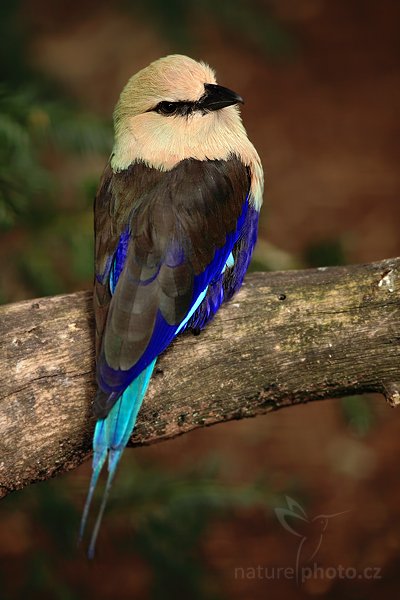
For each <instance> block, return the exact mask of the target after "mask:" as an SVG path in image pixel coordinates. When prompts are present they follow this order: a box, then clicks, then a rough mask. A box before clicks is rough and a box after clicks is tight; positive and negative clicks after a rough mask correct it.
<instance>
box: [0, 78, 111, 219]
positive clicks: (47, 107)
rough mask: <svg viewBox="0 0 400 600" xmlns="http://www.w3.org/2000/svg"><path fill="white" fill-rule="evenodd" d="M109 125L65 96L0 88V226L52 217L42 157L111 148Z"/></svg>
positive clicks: (51, 191)
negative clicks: (49, 97) (50, 97)
mask: <svg viewBox="0 0 400 600" xmlns="http://www.w3.org/2000/svg"><path fill="white" fill-rule="evenodd" d="M111 145H112V134H111V127H110V125H109V124H105V123H104V122H103V121H101V120H100V119H98V118H96V117H94V116H93V115H90V114H84V113H81V112H79V111H77V110H76V109H73V108H72V107H70V106H69V105H68V103H67V101H65V100H61V99H58V100H44V99H43V98H42V97H41V94H40V91H38V90H34V89H33V88H31V87H22V88H20V89H18V90H17V91H15V90H11V89H7V87H6V86H4V85H3V86H2V87H1V88H0V228H1V229H3V230H4V229H7V228H9V227H11V226H12V225H15V223H16V222H17V221H18V222H23V223H24V224H25V225H29V224H30V223H33V224H35V225H36V224H37V222H38V221H40V222H43V221H44V220H51V217H52V216H54V213H55V212H56V210H57V209H56V208H55V207H54V199H55V196H56V193H57V191H58V190H57V183H56V179H55V176H54V174H53V173H52V171H51V170H50V169H49V168H47V167H46V163H45V158H46V153H47V155H48V154H49V153H52V152H72V153H74V154H78V155H79V154H90V153H102V154H106V153H107V152H109V151H110V148H111Z"/></svg>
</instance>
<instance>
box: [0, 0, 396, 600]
mask: <svg viewBox="0 0 400 600" xmlns="http://www.w3.org/2000/svg"><path fill="white" fill-rule="evenodd" d="M0 10H1V13H0V18H1V19H0V20H1V24H0V49H1V53H0V56H1V58H0V66H1V69H2V84H1V87H0V139H1V148H0V156H1V161H0V227H1V240H0V260H1V281H0V300H1V301H2V302H3V303H4V302H15V301H18V300H20V299H23V298H29V297H34V296H40V295H46V294H55V293H62V292H68V291H73V290H78V289H83V288H89V287H90V285H91V278H92V216H91V205H92V200H93V195H94V193H95V189H96V185H97V181H98V179H99V177H100V174H101V170H102V168H103V166H104V164H105V161H106V160H107V155H108V154H109V152H110V150H111V147H112V130H111V114H112V110H113V107H114V104H115V102H116V100H117V98H118V95H119V93H120V91H121V89H122V87H123V86H124V84H125V83H126V81H127V79H128V78H129V77H130V76H131V75H132V74H133V73H134V72H136V71H137V70H138V69H140V68H142V67H144V66H146V65H147V64H148V63H149V62H150V61H152V60H154V59H156V58H158V57H160V56H162V55H165V54H168V53H172V52H183V53H187V54H189V55H191V56H192V57H193V58H197V59H202V60H204V61H206V62H208V63H209V64H210V65H211V66H213V67H214V68H215V69H216V71H217V76H218V81H219V82H220V83H221V84H222V85H226V86H228V87H230V88H232V89H234V90H237V91H238V92H239V93H240V94H241V95H243V97H244V98H245V102H246V104H245V106H244V108H243V111H242V113H243V119H244V122H245V125H246V128H247V130H248V133H249V137H250V138H251V139H252V141H253V142H254V144H255V146H256V147H257V149H258V151H259V153H260V155H261V158H262V161H263V164H264V168H265V171H266V193H265V205H264V209H263V213H262V220H261V227H260V244H259V246H258V249H257V253H256V257H255V260H254V264H253V268H256V269H278V268H290V267H296V266H300V265H305V266H323V265H329V264H340V263H348V262H363V261H373V260H378V259H382V258H389V257H391V256H395V255H398V254H399V253H400V237H399V233H398V231H399V226H400V203H399V200H398V198H399V191H400V174H399V170H398V168H397V162H398V156H399V150H400V144H399V139H400V137H399V133H400V132H399V123H400V121H399V117H398V113H399V110H398V107H399V104H400V81H399V62H400V36H399V22H400V4H399V3H398V2H396V0H382V1H381V2H373V1H368V0H364V1H363V0H346V1H345V0H340V1H337V2H332V1H328V0H301V1H297V0H275V1H273V0H270V1H267V0H251V1H250V0H249V1H245V0H221V1H219V2H218V1H216V0H215V1H211V0H198V1H197V2H195V1H194V0H192V1H190V0H165V1H163V0H143V1H142V0H141V1H137V2H134V1H133V0H120V1H117V2H114V3H109V2H105V1H104V0H97V1H96V2H94V1H92V0H81V2H79V3H71V2H67V1H58V2H57V1H55V2H50V1H49V0H25V1H19V2H15V1H12V0H3V2H2V7H1V9H0ZM188 393H189V394H190V390H189V391H188ZM60 410H62V398H60ZM399 434H400V415H399V414H397V413H396V412H392V410H391V409H389V408H388V407H387V406H385V403H384V400H383V398H381V397H362V398H360V397H354V398H349V399H344V400H343V401H338V400H335V401H329V402H323V403H322V402H321V403H315V404H313V405H307V406H300V407H296V408H291V409H290V410H289V409H288V410H284V411H281V412H278V413H275V414H270V415H268V416H266V417H258V418H257V419H253V420H248V421H241V422H235V423H228V424H225V425H219V426H218V427H215V428H211V429H207V430H202V431H195V432H193V433H190V434H189V435H185V436H183V437H182V438H178V439H176V440H173V441H170V442H168V443H163V444H160V445H157V446H153V447H148V448H141V449H136V450H130V451H127V452H126V453H125V457H124V460H123V465H122V468H121V469H120V473H119V477H118V481H117V482H116V483H115V486H114V492H113V497H112V499H111V501H110V506H109V510H108V513H107V515H106V518H105V521H104V525H103V528H102V531H101V534H100V538H99V543H98V553H97V557H96V560H95V562H94V563H93V564H89V563H88V562H87V561H86V559H85V557H84V553H83V551H82V550H77V549H76V536H77V530H78V524H79V516H80V511H81V508H82V505H83V502H84V497H85V494H86V489H87V485H88V481H89V473H90V465H89V464H85V465H82V467H81V468H80V469H78V470H76V471H74V472H72V473H70V474H68V475H66V476H63V477H59V478H58V479H56V480H53V481H50V482H46V483H42V484H37V485H35V486H31V488H29V489H26V490H23V491H21V492H19V493H14V494H12V495H11V496H9V497H8V498H6V499H5V500H3V501H2V503H1V507H0V589H1V592H0V597H2V598H3V597H4V598H19V597H21V598H22V597H29V598H31V597H32V598H60V599H70V598H71V599H75V598H76V599H81V598H88V597H92V596H96V597H97V598H99V599H103V598H121V599H125V598H140V599H142V598H143V599H147V598H149V599H159V598H160V599H161V598H163V599H164V598H180V597H182V598H199V599H223V598H234V599H239V598H240V599H242V598H243V599H246V600H247V599H261V598H266V597H268V598H274V597H277V596H278V595H279V596H284V597H285V598H288V599H291V598H309V597H324V598H332V599H334V598H368V599H374V598H376V597H378V595H381V596H383V597H389V596H394V595H395V594H396V591H398V589H399V575H398V569H399V566H400V565H399V554H400V538H399V527H400V512H399V506H400V481H399V475H398V470H399V469H398V461H397V453H398V450H399V448H400V443H399V441H398V440H399ZM287 498H289V500H287ZM290 499H292V500H290ZM288 502H289V504H290V503H292V504H291V512H292V513H293V512H295V513H297V518H296V515H293V514H292V516H291V517H290V516H288V517H287V520H286V521H285V523H290V527H291V528H292V531H290V530H289V529H288V528H285V527H283V526H282V523H280V522H279V520H278V518H277V515H276V513H275V510H274V509H275V508H282V509H284V508H286V509H287V508H288ZM293 502H295V503H298V504H297V505H295V504H294V503H293ZM296 506H297V508H296ZM299 507H300V508H299ZM302 509H303V510H304V511H305V512H304V513H301V510H302ZM299 511H300V512H299ZM343 511H346V512H344V514H341V515H338V516H335V517H331V518H328V519H327V520H324V517H321V518H319V519H316V518H315V517H317V516H319V515H332V514H336V513H340V512H343ZM299 514H301V516H302V518H301V519H299ZM326 523H327V526H326ZM325 526H326V527H325ZM296 534H297V535H296ZM302 540H305V541H304V543H303V544H302V546H301V551H300V553H299V554H297V553H298V549H299V547H300V546H299V545H300V543H301V542H302ZM316 550H317V551H316ZM315 551H316V552H315ZM314 552H315V555H314V557H313V558H312V559H311V560H310V557H311V556H312V554H313V553H314ZM297 556H298V559H299V568H300V569H302V568H306V567H313V566H314V565H316V566H317V567H321V568H322V569H323V571H322V572H321V571H319V572H317V573H313V575H312V576H310V577H309V578H308V579H307V580H306V581H300V582H299V583H298V584H297V583H296V581H295V579H294V578H293V574H292V576H290V574H289V573H287V574H286V575H284V573H283V569H285V568H292V569H294V568H295V566H296V557H297ZM340 567H343V569H347V571H345V572H344V571H343V569H341V568H340ZM366 568H367V569H369V570H368V571H365V569H366ZM279 569H281V570H280V571H279ZM300 573H305V574H307V573H308V572H307V571H300Z"/></svg>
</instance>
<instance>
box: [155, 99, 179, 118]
mask: <svg viewBox="0 0 400 600" xmlns="http://www.w3.org/2000/svg"><path fill="white" fill-rule="evenodd" d="M156 110H157V112H158V113H160V114H162V115H173V114H174V112H175V111H176V104H175V102H160V103H159V104H157V109H156Z"/></svg>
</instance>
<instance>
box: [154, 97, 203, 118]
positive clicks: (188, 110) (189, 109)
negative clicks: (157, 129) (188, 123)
mask: <svg viewBox="0 0 400 600" xmlns="http://www.w3.org/2000/svg"><path fill="white" fill-rule="evenodd" d="M151 110H152V111H154V112H157V113H159V114H160V115H164V116H165V117H171V116H176V115H180V116H182V117H187V116H188V115H190V114H192V113H193V112H194V111H195V110H202V108H201V106H200V105H199V102H190V101H189V100H187V101H184V102H167V101H162V102H159V103H158V104H157V106H156V107H155V108H152V109H151ZM203 112H204V111H203Z"/></svg>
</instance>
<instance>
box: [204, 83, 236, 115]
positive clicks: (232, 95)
mask: <svg viewBox="0 0 400 600" xmlns="http://www.w3.org/2000/svg"><path fill="white" fill-rule="evenodd" d="M204 88H205V90H206V93H205V94H204V96H203V97H202V98H201V100H200V106H201V108H203V109H204V110H219V109H220V108H225V106H232V105H233V104H238V103H239V102H240V103H241V104H243V98H242V97H241V96H239V94H237V93H236V92H233V91H232V90H230V89H228V88H226V87H222V85H217V84H215V83H205V84H204Z"/></svg>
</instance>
